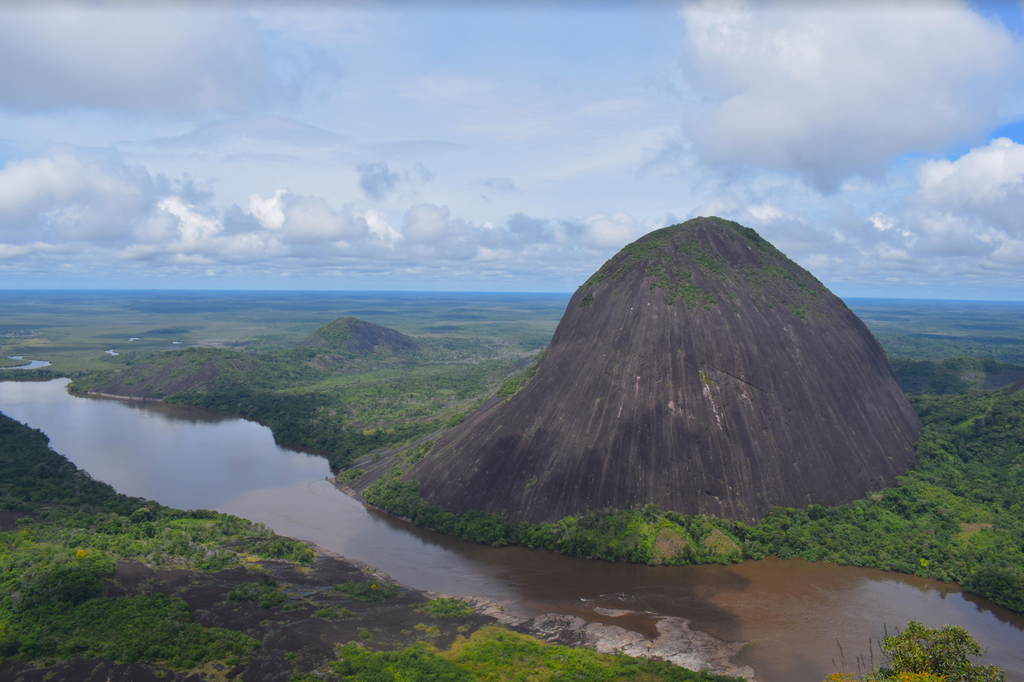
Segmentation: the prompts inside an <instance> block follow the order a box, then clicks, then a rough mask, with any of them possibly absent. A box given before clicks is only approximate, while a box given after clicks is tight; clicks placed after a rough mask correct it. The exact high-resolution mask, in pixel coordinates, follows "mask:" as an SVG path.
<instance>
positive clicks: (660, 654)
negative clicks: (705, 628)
mask: <svg viewBox="0 0 1024 682" xmlns="http://www.w3.org/2000/svg"><path fill="white" fill-rule="evenodd" d="M427 594H428V595H429V596H430V597H431V598H434V597H437V596H448V595H440V594H435V593H431V592H428V593H427ZM462 599H463V600H464V601H466V602H467V603H469V604H470V605H471V606H472V607H473V610H474V611H476V612H478V613H480V614H482V615H485V616H490V617H491V618H494V619H495V620H497V621H498V622H500V623H502V624H504V625H507V626H509V627H512V628H516V629H518V630H522V631H524V632H527V633H529V634H531V635H533V636H535V637H538V638H540V639H543V640H545V641H547V642H550V643H553V644H562V645H564V646H571V647H579V646H584V647H587V648H589V649H594V650H595V651H597V653H599V654H623V655H626V656H631V657H633V658H655V659H660V660H664V661H668V662H670V663H672V664H673V665H678V666H680V667H682V668H687V669H689V670H695V671H700V670H705V669H706V670H708V671H709V672H712V673H715V674H717V675H728V676H729V677H736V678H740V679H745V680H755V679H756V677H755V675H756V673H755V672H754V669H753V668H751V667H750V666H748V665H743V664H741V663H736V662H735V661H734V659H735V657H736V656H737V655H738V654H739V652H740V650H741V649H743V647H744V646H745V645H746V642H725V641H723V640H720V639H717V638H715V637H712V636H711V635H709V634H707V633H705V632H702V631H701V630H698V629H696V628H695V627H694V626H693V624H692V622H691V621H689V620H687V619H685V618H676V617H673V616H653V617H654V618H655V620H656V627H657V629H658V636H657V637H655V638H650V637H646V636H644V635H642V634H641V633H639V632H635V631H633V630H627V629H626V628H623V627H619V626H618V625H608V624H605V623H603V622H602V618H606V619H614V618H618V617H622V616H627V615H639V614H637V613H636V612H635V611H627V610H624V609H605V608H600V607H595V608H593V609H587V610H589V611H591V612H592V613H593V618H592V619H590V620H588V619H585V618H582V617H580V616H578V615H568V614H563V613H556V612H549V613H545V614H542V615H540V616H537V617H535V618H524V617H522V616H520V615H515V614H514V613H513V612H512V610H513V607H514V604H513V603H511V602H509V603H506V604H502V603H498V602H494V601H490V600H487V599H482V598H480V597H463V598H462ZM506 607H509V608H508V609H506ZM646 615H650V614H646Z"/></svg>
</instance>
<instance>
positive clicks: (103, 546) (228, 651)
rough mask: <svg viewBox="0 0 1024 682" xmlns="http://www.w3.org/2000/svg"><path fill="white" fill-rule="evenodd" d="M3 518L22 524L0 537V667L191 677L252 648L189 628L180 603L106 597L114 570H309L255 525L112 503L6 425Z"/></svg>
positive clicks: (104, 490) (108, 491)
mask: <svg viewBox="0 0 1024 682" xmlns="http://www.w3.org/2000/svg"><path fill="white" fill-rule="evenodd" d="M0 511H19V512H24V513H26V514H30V516H25V517H22V518H20V519H18V521H17V523H16V524H15V527H14V529H13V530H10V531H6V532H0V661H5V660H17V661H28V660H32V659H36V658H69V657H73V656H84V657H87V658H88V657H95V656H103V657H107V658H111V659H114V660H117V661H126V662H133V661H139V660H145V661H153V662H162V663H164V664H166V665H168V666H170V667H172V668H189V667H192V665H193V664H194V663H201V662H204V661H211V660H220V659H224V658H229V657H230V658H238V657H240V656H242V655H244V654H246V653H247V652H249V651H251V650H252V649H253V648H254V647H255V646H256V643H255V642H254V641H253V640H252V639H250V638H249V637H248V636H246V635H244V634H242V633H238V632H232V631H229V630H221V629H218V628H206V627H202V626H200V625H198V624H195V623H193V622H192V620H191V616H190V614H189V610H188V606H187V605H186V604H185V602H183V601H181V600H180V599H171V598H165V597H163V596H161V595H154V596H145V595H140V596H134V597H131V598H118V599H108V598H105V597H103V596H102V595H103V592H104V583H105V582H106V581H109V580H110V579H112V578H113V576H114V567H115V561H140V562H145V563H147V564H149V565H151V566H153V567H159V568H190V569H194V570H219V569H222V568H226V567H230V566H236V565H239V564H247V563H248V562H249V559H250V558H264V559H290V560H293V561H298V562H302V563H310V562H312V560H313V558H314V555H313V553H312V552H311V551H310V550H309V549H308V548H307V547H305V546H304V545H302V544H301V543H299V542H296V541H294V540H289V539H286V538H281V537H278V536H276V535H274V533H273V532H272V531H270V530H269V529H267V528H266V527H264V526H262V525H260V524H253V523H252V522H250V521H246V520H244V519H239V518H237V517H234V516H228V515H226V514H218V513H216V512H211V511H204V510H192V511H182V510H180V509H172V508H170V507H164V506H161V505H159V504H157V503H155V502H151V501H147V500H143V499H140V498H132V497H127V496H125V495H120V494H118V493H117V492H115V491H114V489H113V488H111V487H110V486H109V485H107V484H105V483H100V482H98V481H95V480H93V479H92V478H90V477H89V475H88V474H86V473H85V472H84V471H80V470H79V469H78V468H77V467H76V466H75V465H74V464H72V463H71V462H69V461H68V460H67V459H66V458H64V457H63V456H61V455H59V454H57V453H55V452H53V451H52V450H50V448H49V447H48V439H47V438H46V436H45V435H43V434H42V433H41V432H39V431H36V430H33V429H30V428H28V427H26V426H23V425H22V424H19V423H18V422H16V421H14V420H13V419H10V418H8V417H6V416H4V415H0ZM253 584H254V585H256V584H255V583H253ZM257 587H260V586H257ZM271 589H273V588H271ZM281 596H283V594H282V595H281Z"/></svg>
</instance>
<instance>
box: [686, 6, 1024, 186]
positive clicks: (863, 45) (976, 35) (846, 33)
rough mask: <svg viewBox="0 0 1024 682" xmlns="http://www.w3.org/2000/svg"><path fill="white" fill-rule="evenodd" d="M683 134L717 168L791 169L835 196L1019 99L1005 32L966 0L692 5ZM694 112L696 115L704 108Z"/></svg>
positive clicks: (961, 134) (970, 134) (983, 123)
mask: <svg viewBox="0 0 1024 682" xmlns="http://www.w3.org/2000/svg"><path fill="white" fill-rule="evenodd" d="M682 15H683V18H684V21H685V26H686V29H685V30H686V37H687V40H686V44H687V48H686V50H687V52H686V56H685V61H684V76H685V77H686V78H687V79H688V81H689V82H690V85H691V87H692V88H693V89H694V92H697V93H700V94H699V97H700V99H701V103H702V104H703V108H702V111H703V115H702V116H696V117H692V118H690V119H689V120H688V122H687V126H686V130H685V132H686V133H687V134H688V135H689V136H690V137H691V138H692V139H693V140H694V142H695V144H696V148H697V150H698V151H699V153H700V154H701V156H702V157H703V158H704V159H705V160H708V161H711V162H713V163H725V164H744V165H755V166H761V167H766V168H772V169H781V170H785V171H795V172H797V173H798V174H801V175H802V176H803V177H805V178H807V179H808V180H810V181H811V182H812V183H813V184H814V185H815V186H816V187H817V188H819V189H822V190H826V191H835V190H836V189H837V188H838V187H839V184H840V182H841V181H842V180H843V179H844V178H846V177H849V176H851V175H854V174H860V175H864V176H869V177H870V176H875V177H877V176H879V175H880V174H881V172H882V171H883V169H884V167H885V164H886V163H887V162H888V161H890V160H891V159H892V158H894V157H895V156H898V155H901V154H904V153H908V152H913V151H936V150H939V149H941V148H943V147H944V146H946V145H948V144H950V143H953V142H956V141H963V140H970V139H975V138H976V137H977V136H979V135H980V134H982V133H983V132H984V131H985V130H986V129H987V127H988V126H991V125H992V124H993V123H994V122H995V121H996V120H997V110H998V107H999V105H1000V104H1001V103H1003V102H1005V101H1008V99H1009V98H1012V97H1013V96H1014V93H1008V92H1007V91H1006V82H1007V81H1006V80H1005V79H1001V78H1000V77H1001V76H1004V75H1006V74H1008V73H1011V72H1012V69H1014V68H1016V66H1017V64H1018V63H1019V61H1018V52H1017V49H1016V47H1015V46H1014V44H1013V40H1012V37H1011V36H1010V34H1009V32H1008V31H1007V30H1006V29H1005V28H1003V27H1002V26H1001V25H999V24H997V23H994V22H992V21H989V20H987V19H985V18H983V17H981V16H979V15H978V14H976V13H974V12H973V11H972V10H971V8H970V7H969V6H968V4H967V3H964V2H958V1H949V2H934V3H916V4H907V5H898V4H886V3H868V4H866V5H861V6H858V5H855V4H852V3H851V4H838V3H832V4H824V5H820V6H816V5H808V4H805V3H796V4H787V3H774V4H763V3H756V4H755V3H746V2H742V1H739V0H734V1H731V2H717V1H715V0H706V1H704V2H695V3H688V4H686V5H685V6H684V8H683V10H682ZM694 108H695V109H699V108H700V107H698V106H697V103H695V106H694Z"/></svg>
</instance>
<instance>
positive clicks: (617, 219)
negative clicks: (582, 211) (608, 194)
mask: <svg viewBox="0 0 1024 682" xmlns="http://www.w3.org/2000/svg"><path fill="white" fill-rule="evenodd" d="M583 225H584V226H585V229H584V231H583V243H584V244H585V245H586V246H588V247H590V248H594V249H621V248H622V247H623V246H625V245H626V244H628V243H629V242H631V241H633V240H634V239H636V238H637V237H639V236H640V234H641V231H640V230H639V229H638V227H637V224H636V221H635V220H633V218H632V217H631V216H629V215H627V214H626V213H621V212H620V213H615V214H613V215H605V214H604V213H594V214H592V215H589V216H587V217H586V218H584V219H583ZM645 231H646V230H645Z"/></svg>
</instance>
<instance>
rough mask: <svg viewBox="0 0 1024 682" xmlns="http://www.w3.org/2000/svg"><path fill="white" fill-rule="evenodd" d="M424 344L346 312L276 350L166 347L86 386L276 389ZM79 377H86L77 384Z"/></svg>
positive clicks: (154, 391) (151, 392)
mask: <svg viewBox="0 0 1024 682" xmlns="http://www.w3.org/2000/svg"><path fill="white" fill-rule="evenodd" d="M419 349H420V346H419V344H417V343H416V342H415V341H413V340H412V339H410V338H409V337H407V336H405V335H404V334H402V333H401V332H397V331H395V330H394V329H389V328H388V327H381V326H380V325H376V324H371V323H370V322H364V321H363V320H360V319H357V318H355V317H341V318H338V319H337V320H334V321H333V322H329V323H327V324H325V325H324V326H322V327H320V328H319V329H317V330H316V331H315V332H313V334H312V335H310V336H309V337H308V338H307V339H305V340H304V341H302V342H301V343H300V344H299V347H298V348H294V349H290V350H284V351H276V352H271V353H240V352H238V351H233V350H228V349H226V348H185V349H182V350H175V351H165V352H162V353H157V354H156V355H153V356H152V357H147V358H145V359H142V360H141V361H140V362H138V363H136V364H135V365H133V366H131V367H129V368H128V369H126V370H124V371H122V372H118V373H116V374H112V375H109V376H107V377H105V378H102V379H100V380H98V381H96V382H94V383H89V384H88V387H87V390H88V392H89V393H96V394H102V395H111V396H118V397H122V398H144V399H148V400H161V399H163V398H165V397H168V396H172V395H174V394H181V393H182V392H185V391H211V390H214V389H219V390H225V389H227V388H229V387H235V388H238V387H242V386H243V384H244V386H245V388H246V390H247V391H248V390H275V389H280V388H284V387H287V386H292V385H294V384H295V383H296V382H302V381H312V380H316V378H317V377H318V376H321V375H322V374H323V373H324V372H326V373H328V374H331V373H335V372H343V371H351V370H352V369H353V368H363V369H365V368H366V367H368V366H369V367H375V366H378V365H380V364H382V363H383V364H385V365H387V364H393V363H395V362H402V361H403V358H402V356H404V355H407V354H409V353H414V352H416V351H417V350H419ZM318 373H319V374H318ZM80 383H81V384H84V383H85V382H76V385H77V384H80Z"/></svg>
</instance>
